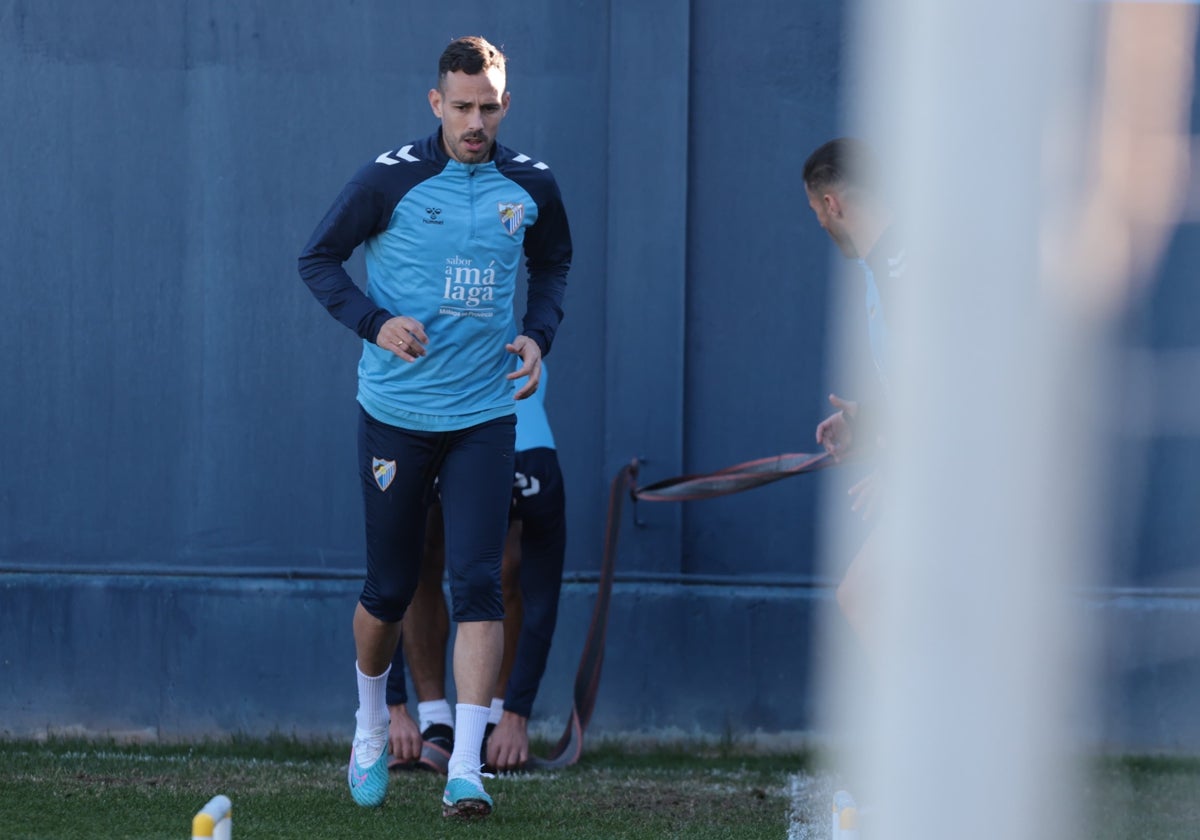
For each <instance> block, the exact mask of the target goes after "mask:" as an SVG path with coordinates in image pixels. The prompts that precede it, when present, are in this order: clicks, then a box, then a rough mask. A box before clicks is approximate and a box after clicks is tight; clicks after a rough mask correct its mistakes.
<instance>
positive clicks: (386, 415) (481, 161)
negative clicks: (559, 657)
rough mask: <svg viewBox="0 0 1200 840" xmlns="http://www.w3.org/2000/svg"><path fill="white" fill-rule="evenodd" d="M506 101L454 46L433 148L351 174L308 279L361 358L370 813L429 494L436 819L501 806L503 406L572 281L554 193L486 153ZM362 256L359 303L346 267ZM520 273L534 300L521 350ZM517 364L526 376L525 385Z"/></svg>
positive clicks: (306, 271) (433, 104)
mask: <svg viewBox="0 0 1200 840" xmlns="http://www.w3.org/2000/svg"><path fill="white" fill-rule="evenodd" d="M505 84H506V75H505V58H504V55H503V53H501V52H500V50H498V49H496V47H494V46H492V45H491V44H490V43H488V42H487V41H486V40H484V39H483V38H480V37H475V36H472V37H466V38H459V39H457V40H454V41H452V42H451V43H450V44H449V45H448V46H447V47H446V49H445V50H444V51H443V52H442V55H441V57H440V59H439V61H438V80H437V86H436V87H435V88H433V89H432V90H430V91H429V94H428V98H429V105H430V108H431V109H432V110H433V113H434V115H435V116H436V117H437V118H438V119H439V120H440V123H441V124H440V126H439V128H438V130H437V131H435V132H434V133H433V134H431V135H429V136H428V137H425V138H423V139H419V140H414V141H412V142H410V143H406V144H404V145H403V146H400V147H399V148H397V149H394V150H392V151H388V152H384V153H383V154H381V155H379V156H378V157H377V158H376V159H375V160H374V161H372V162H371V163H368V164H367V165H365V166H364V167H362V168H361V169H360V170H359V171H358V173H357V174H356V175H355V176H354V177H353V178H352V179H351V181H350V182H349V183H348V184H347V185H346V186H345V188H344V189H343V190H342V192H341V194H340V195H339V196H338V197H337V199H336V200H335V201H334V203H333V206H332V207H331V208H330V210H329V212H328V213H327V214H326V216H325V218H324V219H323V220H322V221H321V223H320V224H319V225H318V226H317V229H316V230H315V232H314V233H313V235H312V238H311V239H310V240H309V242H308V244H307V246H306V247H305V249H304V252H303V254H302V255H301V256H300V260H299V269H300V275H301V276H302V277H303V279H304V282H305V283H306V284H307V285H308V287H309V289H310V290H311V291H312V293H313V294H314V295H315V296H316V298H317V300H318V301H320V302H321V303H322V304H323V305H324V306H325V308H326V309H327V310H328V311H329V313H330V314H331V315H332V316H333V317H334V318H336V319H337V320H338V321H340V322H341V323H342V324H344V325H345V326H347V327H349V328H350V329H352V330H353V331H354V332H355V333H356V334H357V335H358V336H359V337H360V338H361V339H362V341H363V350H362V356H361V357H360V360H359V363H358V402H359V405H360V408H361V410H360V412H359V423H358V449H359V452H358V460H359V474H360V477H361V484H362V492H363V500H364V514H365V516H364V520H365V527H366V544H367V572H366V579H365V581H364V584H363V589H362V594H361V595H360V596H359V601H358V605H357V607H356V609H355V612H354V621H353V628H354V644H355V651H356V655H357V663H356V670H357V681H358V711H357V714H356V724H357V725H356V727H355V733H354V742H353V746H352V748H351V752H350V761H349V766H348V769H347V779H348V782H349V786H350V793H351V795H352V796H353V798H354V800H355V801H356V802H357V803H359V804H360V805H364V806H378V805H381V804H382V803H383V801H384V799H385V797H386V795H387V785H388V769H387V763H388V761H387V750H388V745H389V738H388V710H387V705H386V701H385V688H386V684H387V676H388V670H389V668H390V666H391V661H392V655H393V654H394V652H395V649H396V645H397V644H398V641H399V636H400V622H401V620H402V619H403V618H404V613H405V610H406V609H407V608H408V605H409V602H410V601H411V600H412V597H413V592H414V591H415V590H416V588H417V582H418V579H419V576H420V570H421V562H422V556H423V553H424V552H423V548H424V540H425V522H426V519H425V517H426V510H427V508H428V503H429V500H430V498H431V493H432V489H433V484H434V480H435V479H436V480H437V482H438V487H439V492H440V494H441V499H442V510H443V516H444V519H445V534H446V566H447V568H448V569H449V574H450V589H451V596H452V600H453V612H454V619H455V621H456V622H458V635H457V639H456V643H455V646H454V653H453V670H454V681H455V685H456V687H457V689H458V704H457V707H456V709H455V729H456V733H457V738H456V739H455V744H454V752H453V754H452V755H451V757H450V762H449V772H448V778H447V781H446V788H445V792H444V794H443V797H442V803H443V807H442V812H443V814H444V815H446V816H468V817H469V816H484V815H487V814H489V813H491V810H492V805H493V803H492V799H491V797H490V796H488V794H487V793H486V792H485V791H484V788H483V783H482V779H481V777H480V766H481V764H482V762H481V761H480V752H479V751H480V744H481V743H482V741H483V735H484V729H485V727H486V725H487V719H488V711H489V705H490V702H491V695H492V689H493V687H494V685H495V683H496V677H497V673H498V671H499V668H500V661H501V656H502V650H503V645H504V640H503V625H502V619H503V616H504V604H503V598H502V594H501V586H500V565H501V555H502V553H503V549H504V541H505V535H506V532H507V529H508V513H509V506H510V503H511V490H512V481H513V445H514V434H515V433H514V426H515V419H514V410H515V409H514V406H515V403H514V398H515V399H517V400H521V399H525V398H526V397H529V396H530V395H531V394H533V393H535V392H536V391H537V388H538V382H539V379H540V376H541V364H542V357H543V356H545V355H546V354H547V353H548V352H549V351H550V346H551V343H552V341H553V339H554V335H555V332H556V331H557V329H558V325H559V323H560V321H561V319H562V297H563V293H564V290H565V287H566V277H567V272H568V269H569V267H570V261H571V236H570V231H569V227H568V223H567V216H566V211H565V210H564V208H563V204H562V199H561V197H560V195H559V190H558V186H557V184H556V183H555V180H554V177H553V175H551V174H550V171H549V170H548V169H547V167H546V165H545V164H543V163H540V162H538V161H537V160H536V159H531V158H530V157H528V156H526V155H523V154H518V153H517V152H515V151H513V150H511V149H508V148H505V147H504V146H502V145H500V144H499V143H498V142H497V140H496V137H497V132H498V129H499V127H500V123H501V121H502V120H503V119H504V116H505V114H506V113H507V112H508V107H509V99H510V97H509V93H508V91H507V90H505ZM359 245H364V246H365V252H366V265H367V283H366V291H365V293H364V291H363V290H362V289H360V288H359V287H358V286H357V285H355V283H354V281H353V280H352V279H351V278H350V276H349V275H348V274H347V272H346V271H345V269H344V267H343V263H344V262H345V261H346V260H347V259H349V258H350V256H351V254H352V253H353V252H354V249H355V248H357V247H358V246H359ZM522 256H524V258H525V263H526V267H527V269H528V274H529V283H528V296H527V300H526V306H525V314H524V320H523V329H522V331H521V333H520V334H517V330H516V325H515V319H514V313H513V303H514V297H515V292H516V286H517V276H518V271H519V267H520V262H521V258H522ZM510 354H515V355H516V356H519V357H520V359H521V363H520V367H519V368H518V369H516V370H513V362H512V361H511V360H512V359H513V356H512V355H510ZM412 747H413V748H414V749H415V750H419V744H414V745H412ZM408 758H413V759H415V758H416V755H409V756H408Z"/></svg>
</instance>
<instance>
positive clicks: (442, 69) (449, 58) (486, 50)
mask: <svg viewBox="0 0 1200 840" xmlns="http://www.w3.org/2000/svg"><path fill="white" fill-rule="evenodd" d="M492 69H499V70H500V71H501V72H504V53H502V52H500V50H499V49H498V48H497V47H494V46H492V45H491V44H490V43H488V41H487V39H485V38H481V37H480V36H478V35H468V36H466V37H463V38H455V39H454V40H453V41H451V42H450V43H449V44H448V45H447V46H446V49H444V50H442V57H441V58H440V59H438V84H439V85H440V84H441V83H442V80H443V79H445V78H446V74H447V73H466V74H467V75H468V76H475V75H478V74H479V73H485V72H487V71H488V70H492Z"/></svg>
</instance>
